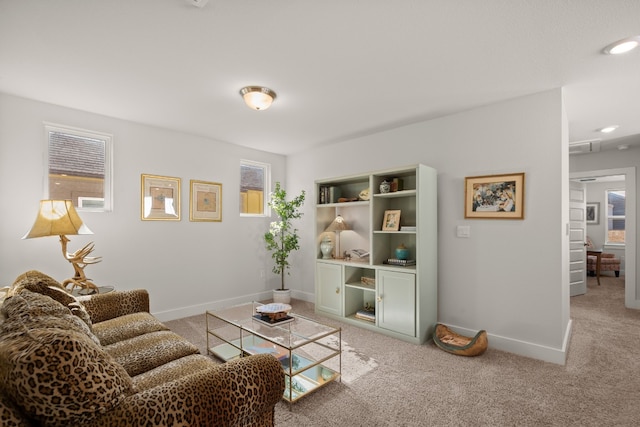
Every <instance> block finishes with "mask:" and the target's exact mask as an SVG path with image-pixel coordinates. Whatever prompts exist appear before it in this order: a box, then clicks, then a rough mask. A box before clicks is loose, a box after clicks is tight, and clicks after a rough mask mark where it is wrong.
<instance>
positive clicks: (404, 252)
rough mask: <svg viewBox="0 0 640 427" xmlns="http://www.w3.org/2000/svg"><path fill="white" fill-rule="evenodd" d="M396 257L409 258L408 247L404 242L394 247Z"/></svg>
mask: <svg viewBox="0 0 640 427" xmlns="http://www.w3.org/2000/svg"><path fill="white" fill-rule="evenodd" d="M396 258H397V259H409V249H407V248H406V247H405V246H404V243H401V244H400V246H398V247H397V248H396Z"/></svg>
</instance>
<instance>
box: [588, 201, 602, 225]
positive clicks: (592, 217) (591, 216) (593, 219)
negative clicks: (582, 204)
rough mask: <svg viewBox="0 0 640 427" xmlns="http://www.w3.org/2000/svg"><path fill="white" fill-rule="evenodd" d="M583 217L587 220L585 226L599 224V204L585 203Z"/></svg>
mask: <svg viewBox="0 0 640 427" xmlns="http://www.w3.org/2000/svg"><path fill="white" fill-rule="evenodd" d="M585 217H586V218H587V224H590V225H598V224H600V202H592V203H587V209H586V212H585Z"/></svg>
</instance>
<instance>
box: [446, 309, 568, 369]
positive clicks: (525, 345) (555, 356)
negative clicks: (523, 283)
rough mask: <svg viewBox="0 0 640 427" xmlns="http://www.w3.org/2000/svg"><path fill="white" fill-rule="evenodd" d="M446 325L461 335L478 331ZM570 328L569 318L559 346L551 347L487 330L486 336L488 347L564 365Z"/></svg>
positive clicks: (470, 334) (472, 334) (469, 334)
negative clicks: (494, 333) (491, 332)
mask: <svg viewBox="0 0 640 427" xmlns="http://www.w3.org/2000/svg"><path fill="white" fill-rule="evenodd" d="M446 326H447V327H449V328H451V330H453V331H455V332H457V333H459V334H461V335H466V336H474V335H475V334H477V333H478V331H473V330H470V329H466V328H461V327H457V326H454V325H446ZM571 329H572V320H571V319H569V323H568V324H567V330H566V332H565V336H564V338H563V342H562V347H561V348H553V347H548V346H544V345H540V344H534V343H530V342H526V341H520V340H516V339H513V338H508V337H502V336H500V335H493V334H490V333H488V332H487V337H488V339H489V348H494V349H496V350H501V351H506V352H509V353H513V354H517V355H519V356H524V357H530V358H532V359H537V360H543V361H545V362H551V363H555V364H558V365H564V364H565V363H566V361H567V352H568V349H569V343H570V342H571Z"/></svg>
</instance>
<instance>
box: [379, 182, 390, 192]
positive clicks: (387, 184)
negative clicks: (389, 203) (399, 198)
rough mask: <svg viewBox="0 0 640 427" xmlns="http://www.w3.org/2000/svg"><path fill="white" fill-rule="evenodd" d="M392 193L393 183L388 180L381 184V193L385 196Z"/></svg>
mask: <svg viewBox="0 0 640 427" xmlns="http://www.w3.org/2000/svg"><path fill="white" fill-rule="evenodd" d="M389 191H391V183H390V182H389V181H387V180H386V179H385V180H384V181H382V183H381V184H380V193H382V194H385V193H388V192H389Z"/></svg>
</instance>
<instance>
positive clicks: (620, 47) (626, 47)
mask: <svg viewBox="0 0 640 427" xmlns="http://www.w3.org/2000/svg"><path fill="white" fill-rule="evenodd" d="M638 45H640V36H633V37H629V38H626V39H622V40H618V41H617V42H615V43H611V44H610V45H609V46H607V47H605V48H604V49H603V50H602V51H603V52H604V53H606V54H607V55H621V54H623V53H627V52H629V51H631V50H633V49H635V48H637V47H638Z"/></svg>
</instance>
